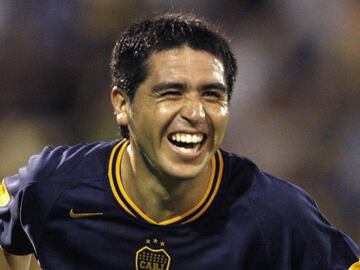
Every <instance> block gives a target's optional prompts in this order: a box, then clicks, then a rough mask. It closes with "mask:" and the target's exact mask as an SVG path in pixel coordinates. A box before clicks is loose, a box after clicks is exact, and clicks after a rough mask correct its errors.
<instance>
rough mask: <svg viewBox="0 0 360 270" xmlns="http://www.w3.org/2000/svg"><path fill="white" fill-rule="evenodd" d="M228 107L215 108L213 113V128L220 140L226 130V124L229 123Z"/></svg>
mask: <svg viewBox="0 0 360 270" xmlns="http://www.w3.org/2000/svg"><path fill="white" fill-rule="evenodd" d="M229 118H230V116H229V109H228V108H227V107H226V108H225V107H221V108H218V110H216V112H215V114H214V117H213V119H214V128H215V133H216V135H217V137H218V138H219V139H220V140H222V138H223V137H224V134H225V132H226V128H227V125H228V123H229Z"/></svg>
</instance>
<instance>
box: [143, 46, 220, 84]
mask: <svg viewBox="0 0 360 270" xmlns="http://www.w3.org/2000/svg"><path fill="white" fill-rule="evenodd" d="M147 64H148V67H149V69H148V70H149V76H150V77H153V78H158V79H160V78H161V79H165V78H166V79H169V80H170V79H171V78H174V77H176V78H177V79H179V78H180V77H184V78H185V77H186V78H193V79H199V80H201V79H204V80H214V81H217V82H221V83H224V84H225V79H224V65H223V63H222V62H221V60H219V59H218V58H217V57H216V56H214V55H213V54H210V53H208V52H206V51H201V50H194V49H191V48H189V47H187V46H184V47H179V48H174V49H169V50H163V51H160V52H155V53H153V54H151V56H150V57H149V59H148V62H147Z"/></svg>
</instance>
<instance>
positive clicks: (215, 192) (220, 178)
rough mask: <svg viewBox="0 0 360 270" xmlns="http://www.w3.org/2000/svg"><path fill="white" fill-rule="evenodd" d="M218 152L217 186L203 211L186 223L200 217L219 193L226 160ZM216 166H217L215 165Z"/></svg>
mask: <svg viewBox="0 0 360 270" xmlns="http://www.w3.org/2000/svg"><path fill="white" fill-rule="evenodd" d="M217 152H218V156H219V173H218V177H217V179H216V186H215V189H214V191H213V193H212V194H211V197H210V199H209V201H208V202H207V203H206V205H205V206H204V207H203V209H201V211H199V213H197V214H196V215H195V216H193V217H192V218H191V219H189V220H187V221H186V222H184V224H185V223H188V222H191V221H193V220H195V219H197V218H199V217H200V216H201V215H202V214H203V213H204V212H205V211H206V210H207V209H208V208H209V207H210V205H211V203H212V202H213V200H214V198H215V196H216V194H217V193H218V191H219V188H220V183H221V180H222V174H223V169H224V160H223V158H222V154H221V151H220V150H217ZM214 167H215V166H214Z"/></svg>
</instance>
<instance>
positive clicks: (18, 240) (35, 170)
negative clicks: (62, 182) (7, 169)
mask: <svg viewBox="0 0 360 270" xmlns="http://www.w3.org/2000/svg"><path fill="white" fill-rule="evenodd" d="M50 155H51V147H46V148H45V149H44V150H43V151H42V153H41V154H39V155H35V156H32V157H31V158H30V159H29V162H28V165H27V166H26V167H23V168H21V169H20V170H19V172H18V174H16V175H14V176H10V177H5V178H4V179H3V180H2V181H1V186H0V244H1V247H2V248H3V249H4V250H5V251H6V252H8V253H11V254H15V255H25V254H30V253H33V247H32V244H31V241H30V238H29V237H28V235H27V233H26V230H25V229H24V226H23V223H22V221H23V220H22V219H23V215H24V214H26V213H24V212H23V209H24V207H23V195H24V192H25V191H26V189H27V188H28V187H29V186H31V185H32V184H33V183H35V182H36V181H37V179H38V178H39V175H41V174H43V173H44V168H45V167H46V166H47V163H48V160H49V156H50Z"/></svg>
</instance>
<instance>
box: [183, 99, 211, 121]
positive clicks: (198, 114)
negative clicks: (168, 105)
mask: <svg viewBox="0 0 360 270" xmlns="http://www.w3.org/2000/svg"><path fill="white" fill-rule="evenodd" d="M205 116H206V113H205V108H204V105H203V104H202V102H201V100H200V99H199V98H189V99H187V100H186V101H185V104H184V106H183V108H182V110H181V117H182V118H183V119H185V120H187V121H188V122H190V123H191V124H198V123H199V122H201V121H203V120H204V119H205Z"/></svg>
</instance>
